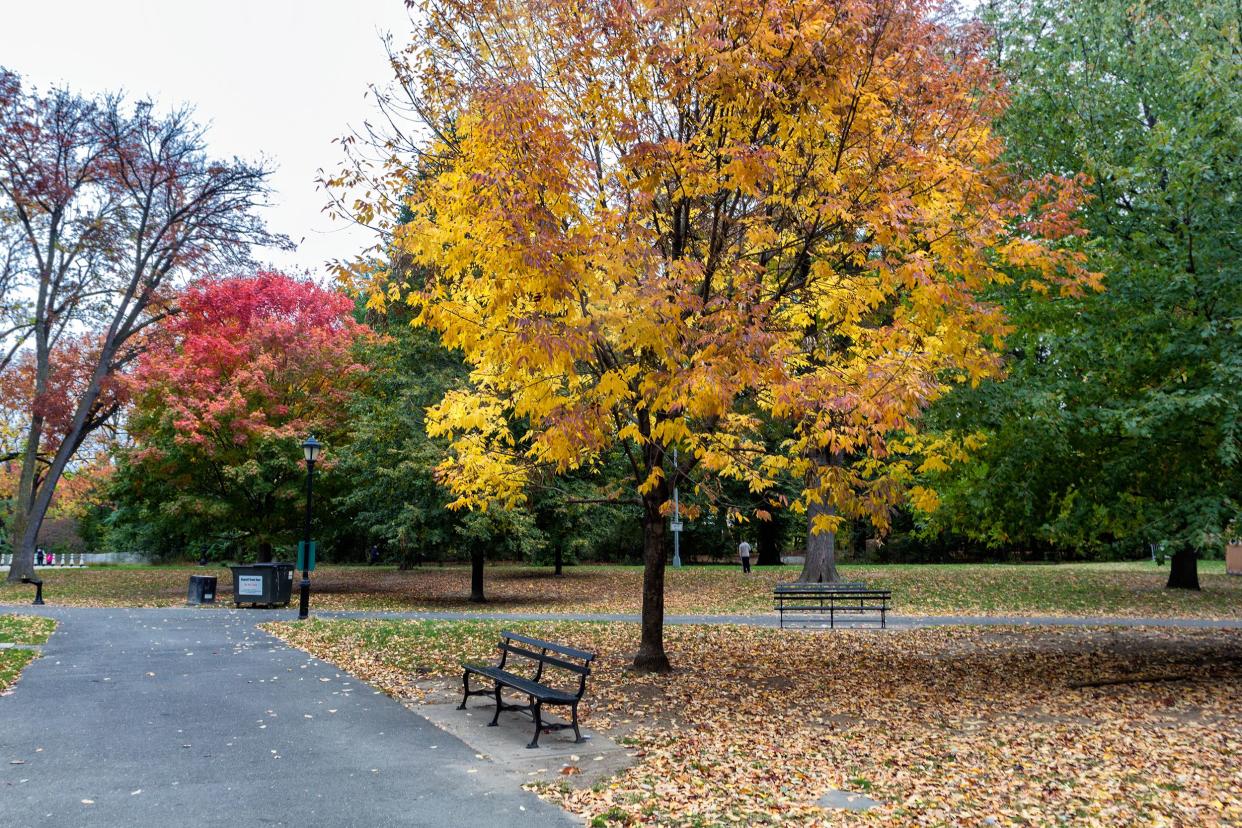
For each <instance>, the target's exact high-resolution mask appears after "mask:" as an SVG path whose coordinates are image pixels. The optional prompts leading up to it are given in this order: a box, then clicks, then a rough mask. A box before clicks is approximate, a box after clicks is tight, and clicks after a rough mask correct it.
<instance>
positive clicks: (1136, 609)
mask: <svg viewBox="0 0 1242 828" xmlns="http://www.w3.org/2000/svg"><path fill="white" fill-rule="evenodd" d="M841 570H842V574H843V576H844V577H845V578H847V579H849V580H864V581H867V582H868V583H870V584H874V585H875V586H877V587H883V588H889V589H892V590H893V604H894V612H895V614H898V615H954V614H961V615H988V614H1012V615H1116V616H1130V617H1144V616H1150V617H1190V618H1240V617H1242V578H1239V577H1236V576H1229V575H1225V574H1224V565H1223V563H1222V562H1220V561H1205V562H1201V563H1200V581H1201V582H1202V585H1203V591H1202V592H1199V593H1191V592H1185V591H1181V590H1166V589H1164V582H1165V579H1166V578H1167V577H1168V570H1167V568H1166V569H1158V568H1156V567H1155V566H1153V565H1152V564H1150V563H1146V562H1140V563H1119V564H1117V563H1112V564H1061V565H1007V564H943V565H886V566H864V565H849V564H847V565H845V566H843V567H841ZM565 573H566V574H565V576H564V577H562V578H554V577H552V575H551V570H550V569H548V568H537V567H529V566H516V565H497V566H489V567H488V568H487V575H486V579H487V580H486V590H487V595H488V598H489V602H488V603H487V604H484V605H478V604H471V603H469V602H468V601H467V600H466V599H467V597H468V596H469V591H470V571H469V568H468V567H464V566H449V567H438V566H427V567H422V568H418V569H413V570H409V571H406V572H400V571H398V570H396V569H395V568H393V567H387V566H385V567H365V566H356V567H350V566H324V567H321V568H320V569H319V570H318V571H316V572H315V573H313V574H312V576H311V580H312V607H314V608H318V609H333V610H346V609H348V610H462V611H471V612H489V611H491V612H616V613H636V612H638V611H639V609H640V595H641V589H640V585H641V582H642V570H641V568H639V567H631V566H574V567H567V568H566V570H565ZM195 574H198V575H202V574H212V575H217V576H218V577H219V579H220V581H219V598H218V600H219V601H221V602H223V603H225V604H226V605H227V604H229V602H231V600H232V584H233V582H232V574H231V573H230V572H229V570H228V569H227V568H224V567H203V568H200V567H197V566H160V567H116V568H112V567H109V568H95V569H85V570H73V569H65V570H47V571H45V572H44V573H43V578H44V580H45V587H44V588H45V594H46V600H47V601H48V603H51V604H60V605H70V606H92V605H93V606H175V605H177V604H182V603H184V602H185V595H186V584H187V581H188V578H189V576H190V575H195ZM797 574H798V568H797V567H794V566H785V567H771V568H767V567H765V568H758V569H756V571H755V572H754V574H752V575H750V576H743V575H742V574H741V572H740V570H739V569H738V568H737V567H724V566H694V567H685V568H683V569H679V570H675V569H671V568H670V569H669V570H668V575H667V579H666V580H667V596H666V608H667V611H668V612H669V613H673V614H692V613H746V614H752V613H767V612H771V605H772V585H773V584H774V583H775V582H777V581H779V580H792V579H793V578H795V577H796V576H797ZM295 590H296V585H295ZM32 595H33V593H32V592H31V587H29V586H25V585H20V584H19V585H8V584H0V603H8V604H25V603H29V602H30V600H31V597H32ZM295 598H296V596H295Z"/></svg>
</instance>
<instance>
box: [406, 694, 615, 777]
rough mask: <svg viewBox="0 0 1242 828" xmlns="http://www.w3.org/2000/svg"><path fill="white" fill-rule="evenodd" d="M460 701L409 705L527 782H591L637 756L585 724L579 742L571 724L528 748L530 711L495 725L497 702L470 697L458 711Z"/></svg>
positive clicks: (508, 714) (551, 720)
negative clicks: (493, 703) (489, 724)
mask: <svg viewBox="0 0 1242 828" xmlns="http://www.w3.org/2000/svg"><path fill="white" fill-rule="evenodd" d="M587 692H588V694H589V692H590V690H589V688H588V691H587ZM510 701H513V700H512V699H510ZM459 703H460V699H459V700H458V701H455V702H433V703H430V704H416V703H411V704H410V705H409V708H410V709H411V710H413V711H414V712H416V713H418V714H419V715H420V716H422V717H423V718H425V719H426V720H427V721H429V722H431V723H432V724H433V725H435V726H436V727H438V728H440V729H441V730H443V731H445V732H446V733H448V734H450V735H451V736H454V737H456V738H457V739H460V740H461V741H463V742H465V743H466V744H467V745H469V746H470V747H471V748H472V749H473V750H474V751H475V752H476V754H477V755H478V756H480V757H482V758H485V759H489V760H491V761H492V762H494V763H495V764H496V765H497V767H499V768H502V769H504V770H506V771H509V772H510V773H512V774H513V775H515V776H517V777H520V779H521V780H522V781H524V782H534V781H545V782H564V783H566V784H568V785H570V786H571V787H574V788H583V787H589V786H591V785H593V784H594V783H596V782H598V781H600V780H602V779H604V778H606V777H609V776H611V775H613V774H615V773H617V772H618V771H620V770H623V769H624V768H627V767H629V766H630V765H632V764H633V763H634V761H635V757H634V753H633V752H632V751H630V750H629V749H627V748H625V747H624V746H622V745H618V744H617V743H616V742H614V741H612V740H611V739H609V738H608V737H607V736H604V735H602V734H599V733H593V732H591V731H590V730H588V729H586V728H581V730H582V736H583V739H584V741H583V742H581V743H575V742H574V731H573V729H572V728H567V729H564V730H553V731H550V732H544V733H542V734H540V736H539V747H537V748H528V747H526V746H527V744H529V743H530V738H531V736H532V735H533V734H534V730H535V724H534V722H533V721H532V720H531V718H530V716H529V715H527V714H525V713H519V712H515V711H505V712H504V713H501V714H500V723H499V724H498V725H497V726H496V727H488V722H490V721H491V720H492V715H493V713H494V712H495V710H496V708H495V706H494V705H491V704H489V703H488V702H487V701H485V700H483V699H482V698H471V699H470V701H469V703H468V705H467V707H466V709H465V710H458V709H457V705H458V704H459ZM543 720H544V721H545V722H546V723H548V724H557V723H565V722H567V721H568V719H566V718H560V717H558V716H556V715H545V716H544V717H543ZM570 768H576V769H578V772H575V771H573V770H568V769H570Z"/></svg>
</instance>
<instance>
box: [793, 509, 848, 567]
mask: <svg viewBox="0 0 1242 828" xmlns="http://www.w3.org/2000/svg"><path fill="white" fill-rule="evenodd" d="M835 514H836V509H834V508H833V507H832V506H831V505H829V504H827V503H812V504H810V505H808V506H807V510H806V521H807V526H808V527H810V526H814V525H815V516H816V515H835ZM839 580H841V578H840V576H839V575H837V533H836V532H820V533H819V534H816V533H815V532H813V531H810V530H809V529H808V531H807V536H806V561H805V562H804V563H803V564H802V574H801V575H799V576H798V583H800V584H802V583H806V584H830V583H833V582H835V581H839Z"/></svg>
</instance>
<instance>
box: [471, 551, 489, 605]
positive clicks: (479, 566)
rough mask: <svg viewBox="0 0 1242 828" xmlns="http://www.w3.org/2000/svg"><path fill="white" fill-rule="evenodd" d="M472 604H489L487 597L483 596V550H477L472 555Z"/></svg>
mask: <svg viewBox="0 0 1242 828" xmlns="http://www.w3.org/2000/svg"><path fill="white" fill-rule="evenodd" d="M470 602H471V603H472V604H486V603H487V597H486V596H484V595H483V550H482V549H475V550H474V551H473V552H471V553H470Z"/></svg>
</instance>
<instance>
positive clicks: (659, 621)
mask: <svg viewBox="0 0 1242 828" xmlns="http://www.w3.org/2000/svg"><path fill="white" fill-rule="evenodd" d="M667 500H668V486H667V484H666V483H665V482H664V481H660V483H659V484H658V485H657V486H656V488H655V489H654V490H653V491H651V492H649V493H647V494H646V495H644V496H643V616H642V640H641V642H640V643H639V645H638V652H637V653H636V654H635V655H634V669H636V670H639V671H641V672H644V673H667V672H670V671H671V670H672V667H671V665H669V663H668V655H666V654H665V652H664V516H663V515H662V514H660V507H661V506H663V505H664V503H665V501H667Z"/></svg>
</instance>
